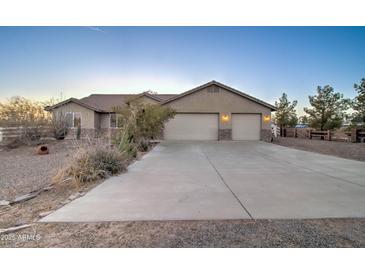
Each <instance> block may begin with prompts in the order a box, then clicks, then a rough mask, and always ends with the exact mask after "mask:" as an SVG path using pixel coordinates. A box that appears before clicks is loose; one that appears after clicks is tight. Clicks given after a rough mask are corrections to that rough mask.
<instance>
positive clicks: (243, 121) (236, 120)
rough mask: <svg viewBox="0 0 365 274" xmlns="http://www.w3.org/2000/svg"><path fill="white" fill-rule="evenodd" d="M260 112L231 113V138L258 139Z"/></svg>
mask: <svg viewBox="0 0 365 274" xmlns="http://www.w3.org/2000/svg"><path fill="white" fill-rule="evenodd" d="M260 128H261V115H260V114H232V139H233V140H260Z"/></svg>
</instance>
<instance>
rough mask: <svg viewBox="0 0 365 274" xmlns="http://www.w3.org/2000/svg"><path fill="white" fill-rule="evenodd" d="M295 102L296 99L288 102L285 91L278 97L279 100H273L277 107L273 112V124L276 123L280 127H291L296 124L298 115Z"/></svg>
mask: <svg viewBox="0 0 365 274" xmlns="http://www.w3.org/2000/svg"><path fill="white" fill-rule="evenodd" d="M297 103H298V102H297V101H296V100H294V101H293V102H290V101H289V100H288V96H287V95H286V93H283V95H282V96H281V97H280V98H279V102H275V107H276V108H277V111H276V113H275V124H277V125H278V126H279V127H280V129H283V128H284V127H287V126H291V127H292V126H295V125H296V124H297V122H298V117H297V113H296V110H295V107H296V106H297Z"/></svg>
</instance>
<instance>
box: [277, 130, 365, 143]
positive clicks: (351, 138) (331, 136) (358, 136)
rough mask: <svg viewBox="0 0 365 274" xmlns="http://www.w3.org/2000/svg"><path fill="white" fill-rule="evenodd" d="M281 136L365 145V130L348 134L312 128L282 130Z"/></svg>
mask: <svg viewBox="0 0 365 274" xmlns="http://www.w3.org/2000/svg"><path fill="white" fill-rule="evenodd" d="M281 136H282V137H290V138H301V139H320V140H327V141H342V142H353V143H358V142H360V143H363V142H365V129H352V130H351V131H348V132H342V131H330V130H324V131H320V130H314V129H310V128H283V129H282V130H281Z"/></svg>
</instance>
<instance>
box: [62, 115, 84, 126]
mask: <svg viewBox="0 0 365 274" xmlns="http://www.w3.org/2000/svg"><path fill="white" fill-rule="evenodd" d="M76 113H77V114H80V128H81V125H82V115H81V112H78V111H76V112H75V111H67V112H66V113H65V117H66V115H67V114H72V126H71V127H67V128H76V127H75V114H76ZM65 120H66V118H65Z"/></svg>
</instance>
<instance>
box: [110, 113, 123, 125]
mask: <svg viewBox="0 0 365 274" xmlns="http://www.w3.org/2000/svg"><path fill="white" fill-rule="evenodd" d="M112 115H115V127H112ZM118 118H120V116H119V115H118V114H116V113H110V115H109V128H119V122H118V120H119V119H118Z"/></svg>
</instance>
